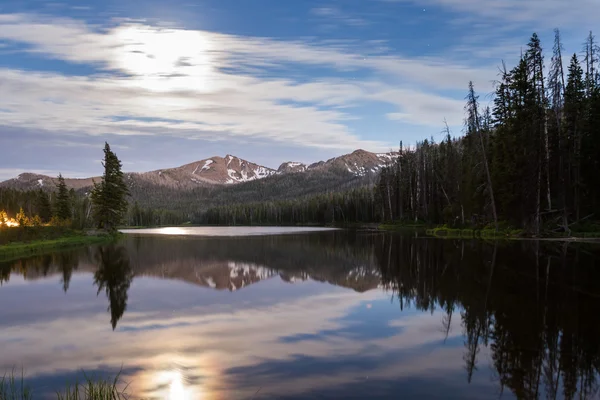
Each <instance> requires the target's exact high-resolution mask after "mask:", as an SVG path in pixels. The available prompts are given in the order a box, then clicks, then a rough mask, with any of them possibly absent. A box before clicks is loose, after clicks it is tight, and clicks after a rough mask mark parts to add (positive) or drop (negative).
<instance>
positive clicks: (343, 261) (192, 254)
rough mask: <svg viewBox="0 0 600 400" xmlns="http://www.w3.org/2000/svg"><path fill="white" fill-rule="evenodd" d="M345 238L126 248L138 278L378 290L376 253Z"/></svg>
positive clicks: (151, 242)
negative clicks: (304, 283) (279, 281)
mask: <svg viewBox="0 0 600 400" xmlns="http://www.w3.org/2000/svg"><path fill="white" fill-rule="evenodd" d="M340 235H341V234H340V233H326V234H311V235H283V236H273V237H243V238H194V239H190V238H183V239H182V238H169V237H132V238H131V239H130V240H129V241H128V242H127V244H126V245H127V247H128V249H129V253H130V254H131V260H132V265H133V269H134V271H135V274H136V275H137V276H152V277H161V278H169V279H179V280H183V281H186V282H189V283H193V284H196V285H200V286H205V287H211V288H215V289H218V290H230V291H234V290H239V289H241V288H243V287H246V286H249V285H251V284H254V283H258V282H260V281H262V280H265V279H270V278H273V277H277V276H279V277H281V279H283V280H284V281H286V282H290V283H294V282H298V281H305V280H309V279H310V280H315V281H320V282H328V283H331V284H334V285H337V286H343V287H347V288H350V289H354V290H356V291H361V292H362V291H365V290H369V289H374V288H377V287H378V285H379V282H380V274H379V269H378V267H377V266H376V264H375V263H374V261H375V260H374V258H373V256H372V254H368V253H367V252H364V250H365V249H364V248H360V247H358V248H353V247H352V246H350V245H349V244H348V243H347V242H345V241H343V240H340V237H341V236H340ZM344 235H345V234H344Z"/></svg>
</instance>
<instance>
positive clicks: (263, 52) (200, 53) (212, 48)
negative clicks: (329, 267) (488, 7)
mask: <svg viewBox="0 0 600 400" xmlns="http://www.w3.org/2000/svg"><path fill="white" fill-rule="evenodd" d="M320 12H321V13H322V12H323V11H320ZM0 39H4V40H7V41H10V42H15V43H19V44H24V45H26V47H25V48H23V49H22V51H27V52H33V53H36V54H40V55H45V56H47V57H53V58H57V59H60V60H65V61H68V62H74V63H81V64H93V65H95V66H96V67H97V68H99V71H101V72H99V73H97V74H95V75H92V76H88V77H81V76H78V77H73V76H64V75H61V74H59V73H49V72H47V73H42V72H38V73H32V72H24V71H19V70H14V69H2V70H0V85H1V86H2V87H3V91H4V92H5V93H10V96H3V97H2V98H1V99H0V113H1V114H0V115H1V117H2V121H3V123H4V124H7V125H12V126H18V127H24V128H29V129H43V130H45V131H50V132H70V133H77V134H90V135H104V134H108V133H114V134H119V135H154V136H159V135H170V136H175V137H182V138H190V139H203V140H212V141H216V140H236V139H237V138H248V139H251V138H257V139H267V140H272V141H277V142H281V143H288V144H292V145H302V146H309V147H323V148H332V149H344V150H350V149H355V148H358V147H362V148H367V149H372V150H385V149H389V148H390V147H391V144H390V143H381V142H377V141H373V140H368V139H365V138H361V137H360V136H359V135H358V134H357V132H354V131H352V129H351V128H350V127H351V126H352V124H351V121H352V120H353V119H355V118H357V115H356V114H354V113H353V111H354V110H353V109H352V108H351V107H354V106H361V105H364V104H366V103H368V102H372V101H377V102H383V103H388V104H391V105H392V106H394V107H397V108H398V110H397V111H396V113H401V114H403V115H404V118H403V119H404V120H406V121H409V122H410V123H413V124H417V125H425V126H432V125H433V126H440V124H441V121H442V120H443V119H444V118H447V119H448V120H449V121H457V122H458V121H460V120H461V119H462V116H461V113H462V106H461V107H458V103H457V102H456V101H455V100H453V99H451V98H448V97H444V96H439V95H437V94H435V90H438V89H449V90H455V89H461V90H462V89H464V87H465V86H466V83H467V82H468V81H469V80H470V79H474V80H476V81H481V82H490V83H491V80H492V79H493V73H494V69H493V68H487V69H483V68H474V67H470V66H468V65H459V64H456V65H449V64H448V63H447V62H445V61H444V60H442V59H435V58H421V59H408V58H402V57H399V56H391V55H382V54H376V53H372V52H370V50H366V49H361V48H360V46H358V45H357V44H355V43H352V42H337V43H323V42H302V41H280V40H273V39H270V38H260V37H240V36H234V35H224V34H218V33H212V32H205V31H197V30H184V29H173V28H158V27H153V26H148V25H143V24H140V23H133V22H127V21H126V22H122V23H117V24H115V25H113V26H109V27H97V26H88V25H85V24H83V23H81V22H79V21H76V20H72V19H58V20H57V19H49V18H45V17H39V16H31V15H23V14H19V15H0ZM292 66H295V67H292ZM302 66H323V67H324V68H326V69H327V70H328V71H329V74H326V75H324V76H322V77H321V78H319V77H317V76H306V75H302ZM273 68H275V69H277V68H285V69H286V71H287V72H288V78H287V79H283V78H274V77H272V76H271V75H270V74H269V71H271V70H272V69H273ZM339 71H354V72H355V73H356V75H357V79H346V80H342V79H339V78H331V75H335V74H337V73H339ZM490 72H491V74H492V75H490ZM295 73H297V74H299V75H300V76H299V77H300V78H303V79H298V78H299V77H296V78H293V77H292V76H293V75H294V74H295ZM365 74H368V75H369V76H370V78H369V79H368V80H366V79H365V78H362V76H364V75H365ZM416 87H420V88H421V89H420V90H416V89H415V88H416ZM424 90H425V91H424ZM386 111H388V110H386ZM454 113H456V114H454ZM392 115H393V114H392ZM381 118H382V119H384V118H385V113H383V112H382V114H381Z"/></svg>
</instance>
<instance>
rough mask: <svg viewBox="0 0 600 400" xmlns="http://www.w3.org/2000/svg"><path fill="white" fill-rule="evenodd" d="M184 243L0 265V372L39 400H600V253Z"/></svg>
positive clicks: (416, 243)
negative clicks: (107, 379)
mask: <svg viewBox="0 0 600 400" xmlns="http://www.w3.org/2000/svg"><path fill="white" fill-rule="evenodd" d="M174 229H175V230H174ZM176 229H180V228H171V229H166V230H164V229H163V230H161V231H141V230H140V231H135V232H134V233H131V234H128V235H126V237H125V238H124V239H123V240H122V241H121V242H119V243H117V244H112V245H105V246H89V247H83V248H80V249H78V250H74V251H64V252H57V253H54V254H48V255H44V256H39V257H33V258H27V259H21V260H16V261H12V262H4V263H0V282H2V286H1V287H0V304H2V305H3V307H2V308H0V375H2V374H3V372H4V371H9V372H10V370H12V369H13V368H16V371H17V372H18V374H20V373H21V368H23V371H24V375H25V377H26V380H27V382H28V383H29V384H30V386H32V387H33V389H34V393H35V394H36V396H34V399H37V398H40V399H46V398H52V399H54V398H55V395H53V394H54V393H55V392H56V391H57V390H61V389H63V388H64V387H65V383H66V382H74V381H75V380H77V379H79V380H81V379H82V378H83V376H84V375H83V372H82V371H85V374H87V376H92V377H93V376H107V375H109V376H114V375H115V374H117V373H119V371H120V372H121V375H120V377H121V379H122V380H123V381H125V382H127V383H128V384H129V387H128V392H129V393H131V394H133V395H134V396H133V398H144V399H183V400H185V399H337V398H343V399H363V398H370V399H399V398H402V399H407V398H410V399H412V398H415V399H421V398H440V399H442V398H443V399H448V398H455V399H497V398H504V399H511V398H522V399H530V398H539V399H545V398H552V399H554V398H559V399H560V398H575V397H576V398H596V396H597V395H598V383H599V381H598V372H599V368H600V322H599V317H600V246H598V245H591V244H581V243H564V244H563V243H560V242H537V241H531V240H530V241H515V242H501V243H497V244H494V243H492V242H484V241H475V240H442V239H431V238H421V237H415V236H414V235H413V236H405V235H397V234H389V233H381V232H367V231H364V232H361V231H344V230H317V231H311V230H309V229H304V230H301V231H299V230H294V229H288V228H285V229H282V228H251V229H248V228H240V229H237V228H202V229H201V230H195V229H193V228H185V229H186V230H185V231H184V232H182V231H177V230H176ZM203 235H205V236H203ZM206 235H211V236H206Z"/></svg>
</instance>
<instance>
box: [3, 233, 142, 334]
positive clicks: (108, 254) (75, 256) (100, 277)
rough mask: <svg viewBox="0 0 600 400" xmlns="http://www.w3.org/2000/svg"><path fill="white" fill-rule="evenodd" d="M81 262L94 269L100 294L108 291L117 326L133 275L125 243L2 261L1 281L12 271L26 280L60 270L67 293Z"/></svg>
mask: <svg viewBox="0 0 600 400" xmlns="http://www.w3.org/2000/svg"><path fill="white" fill-rule="evenodd" d="M81 265H85V266H87V268H86V269H87V270H88V271H95V272H94V284H95V285H97V287H98V294H99V293H100V292H101V291H103V290H104V291H105V292H106V297H107V298H108V301H109V306H108V310H109V311H110V315H111V319H110V322H111V325H112V328H113V330H114V329H115V328H116V326H117V322H118V321H119V319H121V317H122V316H123V314H124V313H125V310H126V308H127V298H128V296H127V292H128V290H129V287H130V286H131V281H132V279H133V276H134V274H133V270H132V268H131V265H130V261H129V255H128V253H127V249H126V248H125V247H123V246H120V245H116V244H113V245H109V246H98V247H89V248H84V249H80V250H77V251H62V252H57V253H51V254H45V255H41V256H36V257H28V258H23V259H20V260H15V261H10V262H2V263H0V284H2V283H4V282H8V281H9V280H10V276H11V274H19V275H22V276H23V278H24V279H27V280H36V279H41V278H44V277H47V276H49V275H55V274H59V275H62V276H61V285H62V289H63V290H64V292H65V293H67V291H68V290H69V285H70V282H71V278H72V276H73V272H74V271H76V270H77V269H79V268H80V266H81Z"/></svg>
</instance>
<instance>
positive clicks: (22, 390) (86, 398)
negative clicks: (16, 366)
mask: <svg viewBox="0 0 600 400" xmlns="http://www.w3.org/2000/svg"><path fill="white" fill-rule="evenodd" d="M84 375H85V373H84ZM119 376H120V373H119V374H117V376H115V378H114V379H106V378H98V379H97V378H95V377H88V376H87V375H85V381H84V382H83V383H79V382H77V383H75V384H74V385H66V388H65V390H64V391H62V392H58V393H56V400H127V399H128V398H129V396H128V395H127V393H126V390H127V388H125V389H123V390H119V389H118V385H119ZM0 399H1V400H32V399H35V397H34V392H33V390H32V389H31V388H30V387H29V386H28V385H27V383H25V378H24V376H23V373H21V377H20V378H17V377H15V371H14V370H13V371H12V372H11V374H10V375H6V374H5V375H4V376H3V377H2V379H0Z"/></svg>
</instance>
